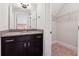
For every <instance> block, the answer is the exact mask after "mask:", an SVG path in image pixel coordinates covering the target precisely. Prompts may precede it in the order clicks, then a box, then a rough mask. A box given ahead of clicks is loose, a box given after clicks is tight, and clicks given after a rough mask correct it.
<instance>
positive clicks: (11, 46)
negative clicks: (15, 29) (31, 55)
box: [1, 37, 27, 56]
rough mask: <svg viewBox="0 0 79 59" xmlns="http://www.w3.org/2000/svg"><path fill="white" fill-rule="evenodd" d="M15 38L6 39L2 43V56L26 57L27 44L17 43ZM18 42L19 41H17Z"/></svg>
mask: <svg viewBox="0 0 79 59" xmlns="http://www.w3.org/2000/svg"><path fill="white" fill-rule="evenodd" d="M15 39H16V38H15V37H4V38H2V40H1V41H2V42H1V45H2V46H1V47H2V48H1V50H2V52H1V55H2V56H25V55H26V51H27V49H26V42H18V41H15ZM17 40H18V39H17Z"/></svg>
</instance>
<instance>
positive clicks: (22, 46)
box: [14, 42, 27, 56]
mask: <svg viewBox="0 0 79 59" xmlns="http://www.w3.org/2000/svg"><path fill="white" fill-rule="evenodd" d="M14 52H15V55H16V56H26V55H27V48H26V42H17V43H15V47H14Z"/></svg>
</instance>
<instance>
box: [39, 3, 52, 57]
mask: <svg viewBox="0 0 79 59" xmlns="http://www.w3.org/2000/svg"><path fill="white" fill-rule="evenodd" d="M50 11H51V10H50V4H44V3H43V4H42V3H41V4H38V6H37V29H43V30H44V36H43V55H44V56H51V43H52V41H51V39H52V35H51V34H50V32H51V31H52V27H51V21H52V17H51V16H50V15H51V13H50Z"/></svg>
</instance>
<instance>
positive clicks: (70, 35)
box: [56, 11, 78, 47]
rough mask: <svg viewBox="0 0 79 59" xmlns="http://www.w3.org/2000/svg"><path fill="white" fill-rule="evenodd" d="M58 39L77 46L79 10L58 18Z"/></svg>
mask: <svg viewBox="0 0 79 59" xmlns="http://www.w3.org/2000/svg"><path fill="white" fill-rule="evenodd" d="M56 37H57V38H56V39H57V40H59V41H62V42H64V43H67V44H69V45H72V46H75V47H77V45H78V43H77V41H78V12H76V11H75V12H73V13H70V14H69V13H68V14H65V15H64V16H61V17H58V18H57V19H56Z"/></svg>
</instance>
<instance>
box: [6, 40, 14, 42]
mask: <svg viewBox="0 0 79 59" xmlns="http://www.w3.org/2000/svg"><path fill="white" fill-rule="evenodd" d="M13 41H14V40H6V41H5V42H13Z"/></svg>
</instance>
